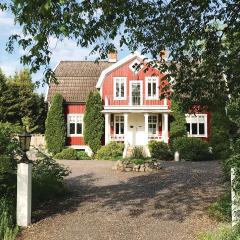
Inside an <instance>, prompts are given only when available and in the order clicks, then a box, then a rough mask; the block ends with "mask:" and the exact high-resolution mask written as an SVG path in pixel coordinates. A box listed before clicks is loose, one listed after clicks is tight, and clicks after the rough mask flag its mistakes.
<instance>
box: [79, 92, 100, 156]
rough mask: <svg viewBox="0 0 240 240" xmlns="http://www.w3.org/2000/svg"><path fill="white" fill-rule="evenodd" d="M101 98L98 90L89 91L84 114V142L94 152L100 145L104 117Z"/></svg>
mask: <svg viewBox="0 0 240 240" xmlns="http://www.w3.org/2000/svg"><path fill="white" fill-rule="evenodd" d="M102 109H103V106H102V98H101V96H100V94H99V93H98V92H90V94H89V96H88V99H87V102H86V110H85V115H84V142H85V143H86V144H88V145H89V147H90V148H91V149H92V151H93V152H94V153H96V152H97V150H99V149H100V147H101V142H102V136H103V128H104V119H103V114H102V113H101V111H102Z"/></svg>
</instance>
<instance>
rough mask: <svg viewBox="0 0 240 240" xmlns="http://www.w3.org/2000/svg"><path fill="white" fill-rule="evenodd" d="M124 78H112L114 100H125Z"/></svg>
mask: <svg viewBox="0 0 240 240" xmlns="http://www.w3.org/2000/svg"><path fill="white" fill-rule="evenodd" d="M126 80H127V78H126V77H115V78H114V99H116V100H124V99H126Z"/></svg>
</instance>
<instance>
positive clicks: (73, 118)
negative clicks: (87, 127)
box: [67, 114, 83, 136]
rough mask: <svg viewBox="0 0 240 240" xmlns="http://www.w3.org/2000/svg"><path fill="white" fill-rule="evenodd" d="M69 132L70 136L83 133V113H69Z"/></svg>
mask: <svg viewBox="0 0 240 240" xmlns="http://www.w3.org/2000/svg"><path fill="white" fill-rule="evenodd" d="M67 133H68V136H81V135H83V114H68V115H67Z"/></svg>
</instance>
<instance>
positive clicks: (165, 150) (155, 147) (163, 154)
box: [148, 140, 173, 160]
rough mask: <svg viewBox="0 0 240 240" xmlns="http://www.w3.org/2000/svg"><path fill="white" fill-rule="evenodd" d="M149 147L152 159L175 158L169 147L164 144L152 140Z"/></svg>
mask: <svg viewBox="0 0 240 240" xmlns="http://www.w3.org/2000/svg"><path fill="white" fill-rule="evenodd" d="M148 147H149V151H150V154H151V157H152V158H155V159H161V160H171V159H172V158H173V156H172V153H171V152H170V149H169V147H168V145H167V144H166V143H164V142H158V141H155V140H151V141H149V143H148Z"/></svg>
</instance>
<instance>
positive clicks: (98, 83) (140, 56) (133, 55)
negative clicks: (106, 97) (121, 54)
mask: <svg viewBox="0 0 240 240" xmlns="http://www.w3.org/2000/svg"><path fill="white" fill-rule="evenodd" d="M136 57H138V58H140V59H142V60H143V59H146V60H147V58H146V57H145V56H143V55H141V54H140V53H139V52H134V53H132V54H129V55H128V56H126V57H125V58H123V59H121V60H120V61H118V62H116V63H114V64H113V65H111V66H110V67H108V68H106V69H105V70H103V71H102V73H101V75H100V77H99V79H98V81H97V84H96V88H101V86H102V84H103V80H104V78H105V76H106V75H107V74H108V73H109V72H111V71H113V70H114V69H116V68H118V67H120V66H121V65H123V64H124V63H126V62H128V61H130V60H132V59H134V58H136Z"/></svg>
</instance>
